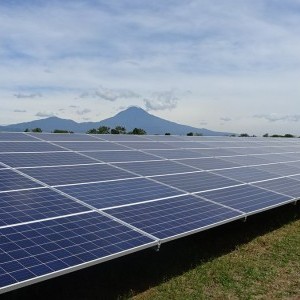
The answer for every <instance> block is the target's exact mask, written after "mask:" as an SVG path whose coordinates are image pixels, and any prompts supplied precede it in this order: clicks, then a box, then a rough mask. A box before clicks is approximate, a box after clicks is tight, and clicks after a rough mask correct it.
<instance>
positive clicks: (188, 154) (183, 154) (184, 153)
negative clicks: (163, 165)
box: [146, 149, 205, 159]
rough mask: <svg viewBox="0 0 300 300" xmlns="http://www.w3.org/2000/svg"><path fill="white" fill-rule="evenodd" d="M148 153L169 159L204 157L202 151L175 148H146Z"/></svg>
mask: <svg viewBox="0 0 300 300" xmlns="http://www.w3.org/2000/svg"><path fill="white" fill-rule="evenodd" d="M146 152H147V153H150V154H153V155H157V156H160V157H163V158H167V159H180V158H199V157H204V156H205V155H202V154H201V153H197V152H194V151H191V150H184V149H174V150H146Z"/></svg>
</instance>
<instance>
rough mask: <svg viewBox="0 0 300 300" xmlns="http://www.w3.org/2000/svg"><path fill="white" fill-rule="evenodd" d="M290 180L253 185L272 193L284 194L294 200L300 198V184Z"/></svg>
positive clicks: (275, 180)
mask: <svg viewBox="0 0 300 300" xmlns="http://www.w3.org/2000/svg"><path fill="white" fill-rule="evenodd" d="M292 178H293V177H291V178H278V179H274V180H268V181H264V182H259V183H255V184H254V185H255V186H258V187H262V188H265V189H268V190H271V191H273V192H277V193H281V194H285V195H288V196H291V197H294V198H296V199H299V198H300V184H299V182H298V181H297V180H294V179H292Z"/></svg>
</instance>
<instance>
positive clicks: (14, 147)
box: [0, 142, 65, 153]
mask: <svg viewBox="0 0 300 300" xmlns="http://www.w3.org/2000/svg"><path fill="white" fill-rule="evenodd" d="M48 151H65V150H64V149H62V148H60V147H58V146H55V145H51V144H49V143H45V142H0V153H8V152H48Z"/></svg>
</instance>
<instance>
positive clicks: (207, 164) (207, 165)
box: [179, 157, 240, 170]
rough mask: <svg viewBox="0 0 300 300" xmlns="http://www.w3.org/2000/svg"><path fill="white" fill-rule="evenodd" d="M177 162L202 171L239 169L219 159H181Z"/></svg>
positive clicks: (236, 165) (233, 164)
mask: <svg viewBox="0 0 300 300" xmlns="http://www.w3.org/2000/svg"><path fill="white" fill-rule="evenodd" d="M179 162H181V163H184V164H186V165H189V166H193V167H196V168H199V169H202V170H214V169H226V168H234V167H239V166H240V165H239V164H236V163H233V162H228V161H226V160H222V159H219V158H214V157H210V158H199V159H183V160H179Z"/></svg>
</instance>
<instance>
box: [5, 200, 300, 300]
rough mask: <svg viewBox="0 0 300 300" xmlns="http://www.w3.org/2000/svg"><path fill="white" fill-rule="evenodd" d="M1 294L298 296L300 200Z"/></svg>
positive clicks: (18, 296) (139, 298) (141, 298)
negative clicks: (156, 248)
mask: <svg viewBox="0 0 300 300" xmlns="http://www.w3.org/2000/svg"><path fill="white" fill-rule="evenodd" d="M2 296H3V299H24V298H26V299H30V298H31V299H38V298H43V299H67V298H68V299H128V298H133V299H135V300H146V299H257V298H258V299H298V298H300V205H299V204H298V205H296V206H294V205H286V206H284V207H280V208H277V209H274V210H271V211H269V212H265V213H261V214H258V215H256V216H252V217H249V218H248V220H247V222H245V223H243V222H241V221H236V222H233V223H231V224H227V225H224V226H220V227H218V228H215V229H211V230H208V231H205V232H202V233H199V234H195V235H192V236H189V237H186V238H182V239H179V240H176V241H173V242H170V243H167V244H163V245H162V247H161V250H160V251H159V252H158V253H157V252H155V251H152V250H145V251H141V252H139V253H135V254H132V255H128V256H126V257H123V258H119V259H116V260H113V261H110V262H106V263H103V264H100V265H98V266H94V267H90V268H87V269H84V270H81V271H77V272H74V273H70V274H67V275H64V276H61V277H58V278H55V279H51V280H47V281H45V282H41V283H38V284H35V285H32V286H29V287H26V288H21V289H19V290H16V291H13V292H9V293H7V294H4V295H2Z"/></svg>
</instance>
